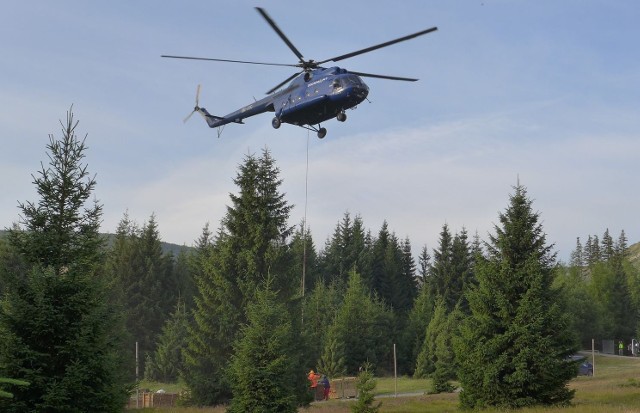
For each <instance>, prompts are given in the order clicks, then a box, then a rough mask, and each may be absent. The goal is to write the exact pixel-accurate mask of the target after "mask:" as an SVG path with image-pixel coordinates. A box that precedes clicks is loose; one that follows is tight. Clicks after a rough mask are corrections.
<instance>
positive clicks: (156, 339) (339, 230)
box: [0, 114, 640, 412]
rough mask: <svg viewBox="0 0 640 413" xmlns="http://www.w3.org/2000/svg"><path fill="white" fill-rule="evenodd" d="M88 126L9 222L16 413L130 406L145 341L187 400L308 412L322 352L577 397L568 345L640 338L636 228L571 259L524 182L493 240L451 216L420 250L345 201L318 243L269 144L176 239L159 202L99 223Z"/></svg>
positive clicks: (598, 240) (8, 317) (486, 390)
mask: <svg viewBox="0 0 640 413" xmlns="http://www.w3.org/2000/svg"><path fill="white" fill-rule="evenodd" d="M76 124H77V123H76V122H75V121H74V120H73V116H72V114H69V115H68V118H67V122H66V125H67V128H66V133H65V135H64V136H63V137H62V138H61V139H60V140H56V139H55V138H53V137H51V141H50V143H49V145H48V146H47V149H48V151H49V155H50V156H49V160H50V161H51V162H50V164H49V166H48V167H45V166H43V167H42V170H41V171H40V172H39V173H37V174H35V175H34V177H35V178H34V184H35V185H36V189H37V193H38V195H39V197H40V199H38V200H36V201H25V202H24V203H20V204H19V205H18V209H19V215H20V218H19V221H18V222H17V223H16V224H14V226H13V227H11V228H9V229H8V231H7V232H6V233H5V234H4V236H3V237H2V238H0V292H1V293H2V297H1V305H2V307H1V309H2V310H1V312H0V342H1V343H2V344H0V378H5V379H6V383H0V388H1V389H2V391H3V394H4V395H5V396H6V395H9V397H2V394H0V408H1V409H2V411H8V412H10V411H16V412H17V411H26V410H34V409H35V410H42V411H86V410H85V408H86V406H92V408H94V409H95V408H96V406H101V407H100V408H98V409H97V410H99V411H121V410H122V406H123V405H124V402H125V400H126V399H127V398H128V397H129V392H130V391H131V389H133V388H134V386H135V381H136V368H135V366H136V359H135V349H136V343H137V348H138V353H139V355H140V361H139V369H140V372H139V378H142V377H144V378H146V379H149V380H157V381H162V382H176V381H178V380H180V381H182V382H184V383H185V384H186V386H187V388H188V389H189V391H188V392H187V393H185V394H184V395H182V398H183V403H189V404H192V405H197V406H210V405H218V404H228V406H229V411H232V412H242V411H250V410H252V409H254V408H255V407H256V403H258V401H259V400H269V403H270V406H271V407H270V409H271V410H268V409H267V410H264V411H278V412H286V411H291V412H293V411H296V409H297V407H298V406H300V405H305V404H307V403H309V401H310V398H309V394H308V391H307V386H308V383H307V379H306V374H307V372H308V371H309V370H311V369H313V370H315V371H320V372H322V373H323V374H326V375H327V376H329V377H331V378H335V377H340V376H346V375H349V376H353V375H357V374H358V373H359V372H360V371H361V370H362V369H363V368H365V369H367V370H371V371H372V372H375V374H376V375H378V376H384V375H390V374H392V373H393V372H394V354H393V349H394V345H395V347H396V349H397V354H396V359H397V371H398V374H400V375H406V376H413V377H430V378H432V379H433V389H431V391H433V392H447V391H452V390H453V389H454V387H455V386H454V384H453V383H454V382H456V383H461V384H462V386H463V388H464V391H463V392H462V394H461V404H462V405H463V406H465V407H470V408H477V407H485V406H507V407H522V406H528V405H535V404H563V403H567V402H568V401H570V400H571V397H572V394H571V391H569V390H568V389H567V388H566V383H567V382H568V381H569V380H570V379H571V378H572V377H574V376H575V374H576V371H575V366H574V365H572V364H571V363H567V362H566V357H568V356H570V355H571V354H573V353H574V352H576V351H577V350H579V349H585V348H588V349H590V348H591V343H592V339H593V340H595V344H596V346H597V347H598V348H600V347H601V345H602V344H601V343H602V340H615V342H616V343H618V342H619V341H623V342H624V343H625V345H627V344H629V343H630V342H631V339H632V338H636V337H637V334H638V333H637V332H638V327H639V325H638V310H640V270H639V268H638V266H637V263H634V262H633V260H632V259H631V258H632V256H631V254H630V251H632V250H633V248H635V246H634V247H633V248H630V246H629V245H627V243H628V241H627V238H626V235H625V232H624V231H621V233H620V234H616V235H615V236H614V235H612V234H610V233H609V230H608V229H606V228H605V229H588V228H585V230H586V231H590V230H595V231H598V232H599V233H600V235H589V236H588V237H587V238H586V240H581V239H580V238H579V237H577V238H576V246H575V250H574V251H573V252H572V254H571V259H570V262H568V263H561V262H559V261H558V260H557V257H556V254H555V252H554V251H553V244H552V243H551V242H549V240H547V239H546V235H545V232H544V229H543V228H542V224H541V219H540V214H539V213H537V212H534V211H535V210H534V208H533V207H532V201H531V198H530V197H529V195H528V193H527V189H526V188H525V187H524V186H522V185H520V184H518V185H517V186H515V187H514V188H513V192H512V193H511V194H506V196H505V198H506V201H505V209H504V210H503V211H496V213H497V215H498V217H499V221H498V222H499V223H498V224H496V225H495V228H494V232H493V233H492V234H490V235H488V237H487V238H486V239H483V238H482V237H480V235H479V234H469V233H468V231H467V229H465V228H458V229H452V228H449V226H448V225H447V224H446V223H445V224H443V225H442V227H441V228H439V229H434V230H435V231H438V232H439V238H438V244H437V245H435V246H432V248H428V247H427V246H423V247H422V248H421V249H420V253H419V255H418V256H414V255H413V252H412V251H413V250H412V244H411V240H410V239H409V238H401V237H398V236H397V235H396V234H395V232H394V231H393V229H392V228H389V226H388V224H387V223H386V222H384V223H383V224H382V225H381V227H380V228H377V229H373V230H372V229H370V228H368V227H367V226H366V224H365V222H364V220H363V218H362V217H361V216H360V215H358V214H351V213H349V212H345V213H344V215H343V216H342V217H336V225H335V228H334V230H333V232H332V235H331V236H330V237H329V238H328V239H327V240H326V241H324V243H322V244H317V243H316V241H315V240H314V238H313V233H312V231H311V228H308V227H306V226H305V225H304V224H298V225H294V224H292V223H291V222H290V219H289V218H290V217H289V214H290V211H291V209H292V205H291V204H290V203H289V202H288V201H287V199H286V197H285V195H284V194H283V193H282V191H281V184H282V181H281V179H280V176H279V173H280V171H279V169H278V167H277V163H276V160H275V159H274V158H273V157H272V155H271V153H270V151H269V150H268V149H264V150H263V151H261V152H260V153H257V154H248V155H246V156H245V158H244V159H242V160H241V163H240V165H239V167H238V171H237V175H236V176H235V178H234V183H235V185H236V187H237V191H236V192H235V193H233V194H231V195H230V199H229V200H228V203H227V212H226V215H225V216H224V218H223V219H222V220H221V222H220V223H219V224H218V226H216V227H212V226H210V225H209V224H204V225H203V228H202V232H201V233H200V234H199V235H196V237H194V238H195V239H196V241H195V243H194V245H193V246H191V247H189V248H182V249H180V250H179V252H174V251H169V250H166V249H163V240H162V238H161V235H160V232H161V231H160V228H161V223H159V222H157V219H156V217H155V215H154V214H153V213H151V214H150V216H149V218H148V220H147V221H146V222H144V223H142V224H139V223H136V222H133V221H132V220H131V219H130V218H129V216H128V214H127V213H124V214H123V217H122V219H121V221H120V223H119V225H118V227H117V229H116V233H115V234H114V235H112V236H110V237H105V236H104V235H103V234H101V233H100V222H101V221H100V217H101V214H102V205H100V204H98V203H97V202H96V201H91V199H92V198H91V194H92V191H93V190H94V188H95V185H96V184H97V183H96V181H95V179H94V178H92V175H91V174H90V173H89V172H88V169H87V165H85V164H84V163H83V157H84V152H85V150H86V147H85V146H84V141H83V140H80V139H78V138H77V137H76V135H75V133H74V129H75V125H76ZM600 231H602V232H600ZM583 241H584V242H583ZM625 351H626V350H625ZM486 371H491V372H492V375H488V374H485V373H484V372H486ZM496 372H498V373H496ZM550 372H552V374H551V373H550ZM89 377H90V378H89ZM25 383H28V385H27V384H25ZM533 383H535V385H533ZM496 389H499V391H497V390H496ZM523 389H526V390H523Z"/></svg>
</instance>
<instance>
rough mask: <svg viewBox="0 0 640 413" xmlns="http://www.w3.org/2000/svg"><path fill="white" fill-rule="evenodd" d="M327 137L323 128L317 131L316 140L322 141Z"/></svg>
mask: <svg viewBox="0 0 640 413" xmlns="http://www.w3.org/2000/svg"><path fill="white" fill-rule="evenodd" d="M325 136H327V130H326V129H325V128H320V129H318V138H320V139H322V138H324V137H325Z"/></svg>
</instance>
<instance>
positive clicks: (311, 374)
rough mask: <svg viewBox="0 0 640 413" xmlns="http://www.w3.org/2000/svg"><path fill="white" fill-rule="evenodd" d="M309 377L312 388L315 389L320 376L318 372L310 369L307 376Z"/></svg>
mask: <svg viewBox="0 0 640 413" xmlns="http://www.w3.org/2000/svg"><path fill="white" fill-rule="evenodd" d="M307 378H308V379H309V381H310V382H311V388H312V389H315V388H316V387H318V379H319V378H320V376H319V375H318V374H316V372H315V371H313V370H311V371H309V375H308V376H307Z"/></svg>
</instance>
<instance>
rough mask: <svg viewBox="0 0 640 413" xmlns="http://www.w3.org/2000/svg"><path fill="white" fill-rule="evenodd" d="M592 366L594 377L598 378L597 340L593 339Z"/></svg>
mask: <svg viewBox="0 0 640 413" xmlns="http://www.w3.org/2000/svg"><path fill="white" fill-rule="evenodd" d="M591 365H592V367H593V377H595V376H596V340H595V339H593V338H592V339H591Z"/></svg>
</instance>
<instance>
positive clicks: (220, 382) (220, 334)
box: [182, 225, 242, 406]
mask: <svg viewBox="0 0 640 413" xmlns="http://www.w3.org/2000/svg"><path fill="white" fill-rule="evenodd" d="M223 238H224V235H223V234H220V233H219V234H218V235H217V236H216V237H215V239H213V236H212V234H211V232H210V231H209V226H208V225H206V226H205V227H204V228H203V232H202V235H201V236H200V238H199V239H198V242H197V243H196V252H195V254H194V256H193V259H192V271H194V273H193V274H194V281H195V284H196V287H197V289H198V293H197V295H196V296H195V298H194V304H195V308H194V310H193V314H192V316H193V318H192V320H191V323H190V324H189V325H188V327H187V330H188V340H187V347H186V348H185V349H184V350H183V356H184V363H185V369H184V371H183V372H182V378H183V379H184V381H185V382H186V384H187V386H188V387H189V391H190V400H189V402H190V403H192V404H196V405H200V406H204V405H208V406H211V405H216V404H221V403H224V402H227V401H228V400H229V399H230V398H231V387H230V379H229V377H228V365H229V361H230V357H231V353H232V345H233V342H234V341H235V339H236V334H237V326H238V324H239V323H240V316H239V314H238V313H239V312H240V311H242V309H241V308H239V307H238V306H237V303H238V301H239V298H238V296H239V292H238V291H237V287H234V285H233V284H232V282H231V281H230V280H229V279H227V278H226V277H225V274H224V272H222V271H221V269H220V264H219V263H218V261H217V260H218V257H219V255H221V252H220V243H221V242H223V241H222V240H223Z"/></svg>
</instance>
